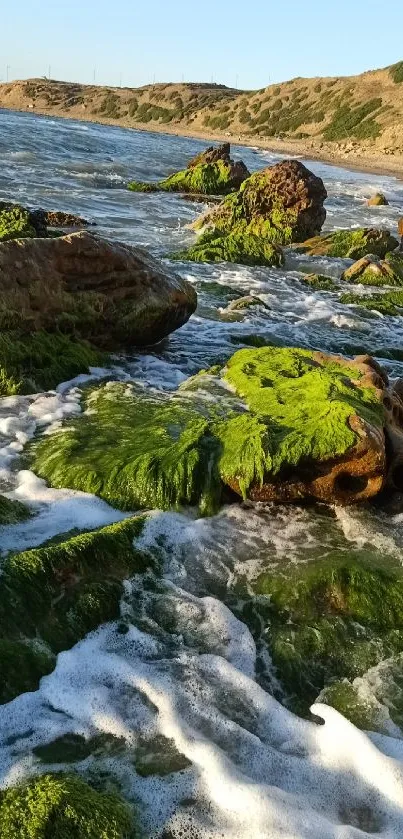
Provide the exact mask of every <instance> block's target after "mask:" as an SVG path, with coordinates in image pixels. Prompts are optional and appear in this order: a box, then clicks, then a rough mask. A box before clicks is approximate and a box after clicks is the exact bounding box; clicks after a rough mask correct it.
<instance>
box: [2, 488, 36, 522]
mask: <svg viewBox="0 0 403 839" xmlns="http://www.w3.org/2000/svg"><path fill="white" fill-rule="evenodd" d="M30 515H31V513H30V511H29V510H28V507H26V506H25V504H21V501H15V500H14V499H11V498H6V496H5V495H0V525H2V524H16V523H17V522H19V521H25V519H28V518H29V517H30Z"/></svg>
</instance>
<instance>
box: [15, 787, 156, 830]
mask: <svg viewBox="0 0 403 839" xmlns="http://www.w3.org/2000/svg"><path fill="white" fill-rule="evenodd" d="M0 833H1V837H2V839H17V837H18V839H136V837H137V836H138V835H139V834H138V832H137V829H136V827H135V824H134V817H133V814H132V813H131V811H130V810H129V808H128V806H127V805H126V804H125V803H124V801H122V799H120V798H119V797H118V796H117V795H115V794H112V793H104V792H98V791H96V790H94V789H93V788H92V787H90V786H89V785H88V784H87V783H85V781H83V780H82V779H81V778H79V777H77V776H73V775H63V774H57V775H42V776H39V777H37V778H34V779H33V780H31V781H27V782H25V783H23V784H20V785H19V786H16V787H11V788H10V789H8V790H5V791H3V792H1V793H0Z"/></svg>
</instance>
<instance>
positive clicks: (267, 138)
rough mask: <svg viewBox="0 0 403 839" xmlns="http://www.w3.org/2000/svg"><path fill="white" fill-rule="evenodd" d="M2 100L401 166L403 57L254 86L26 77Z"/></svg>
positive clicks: (0, 92) (3, 90) (3, 92)
mask: <svg viewBox="0 0 403 839" xmlns="http://www.w3.org/2000/svg"><path fill="white" fill-rule="evenodd" d="M0 107H2V108H8V109H13V110H28V111H33V112H35V113H41V114H52V115H55V116H60V117H71V118H73V119H85V120H90V121H97V122H105V123H113V124H118V125H123V126H126V127H132V128H143V129H149V130H153V131H155V130H158V131H168V132H175V133H182V134H190V135H194V136H199V137H206V138H210V137H216V138H222V137H232V139H235V140H238V141H241V142H245V143H249V144H253V145H264V146H266V147H268V148H272V149H274V150H275V149H278V150H287V151H291V152H293V153H295V154H303V153H305V154H307V155H308V156H312V157H321V158H324V159H330V160H333V159H334V160H338V159H341V160H343V161H344V162H345V160H346V159H347V160H349V161H352V162H355V163H356V164H357V165H365V164H366V165H368V166H370V167H376V166H378V167H380V168H387V169H390V170H394V171H399V170H400V169H401V166H402V162H403V61H402V62H399V63H398V64H395V65H392V66H390V67H386V68H384V69H382V70H373V71H369V72H366V73H362V74H361V75H358V76H344V77H335V78H319V77H317V78H313V79H303V78H296V79H292V80H291V81H287V82H282V83H281V84H276V85H269V86H268V87H265V88H262V89H261V90H256V91H239V90H235V89H233V88H228V87H226V86H225V85H217V84H203V83H187V84H153V85H146V86H144V87H140V88H113V87H98V86H95V85H82V84H76V83H71V82H62V81H56V80H53V79H28V80H26V81H25V80H24V81H15V82H10V83H7V84H1V85H0Z"/></svg>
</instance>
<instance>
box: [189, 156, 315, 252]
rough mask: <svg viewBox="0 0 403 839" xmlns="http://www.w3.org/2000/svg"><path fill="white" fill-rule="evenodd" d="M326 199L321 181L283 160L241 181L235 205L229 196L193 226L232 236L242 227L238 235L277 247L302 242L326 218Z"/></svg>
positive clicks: (299, 165)
mask: <svg viewBox="0 0 403 839" xmlns="http://www.w3.org/2000/svg"><path fill="white" fill-rule="evenodd" d="M326 198H327V192H326V189H325V187H324V184H323V181H322V179H321V178H318V177H317V176H316V175H314V174H313V172H311V171H310V170H309V169H307V168H306V166H304V164H303V163H300V162H299V161H298V160H284V161H282V162H281V163H277V164H276V165H275V166H270V167H268V168H267V169H263V170H261V171H259V172H255V173H254V174H253V175H251V177H250V178H248V179H247V180H246V181H244V183H243V184H242V186H241V188H240V190H239V193H238V195H237V199H236V206H235V204H234V200H233V197H232V196H231V197H229V198H224V200H223V201H222V202H221V204H219V205H218V206H217V207H214V208H213V209H211V210H209V211H207V212H206V213H205V214H203V216H202V217H201V218H200V219H198V220H197V221H196V223H195V225H194V226H195V228H196V229H200V228H204V227H214V228H217V229H218V230H220V231H222V232H224V233H232V232H236V228H239V225H242V232H247V233H252V234H254V235H259V236H265V237H267V238H269V239H270V240H271V241H276V242H277V243H278V244H288V243H289V242H303V241H305V239H309V238H310V237H312V236H316V235H318V234H319V233H320V231H321V229H322V225H323V223H324V221H325V219H326V210H325V208H324V206H323V202H324V201H325V199H326ZM273 237H274V239H273Z"/></svg>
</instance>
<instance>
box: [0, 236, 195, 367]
mask: <svg viewBox="0 0 403 839" xmlns="http://www.w3.org/2000/svg"><path fill="white" fill-rule="evenodd" d="M0 291H1V303H0V325H1V327H2V328H3V330H4V329H9V330H10V329H11V330H12V329H24V330H25V331H27V332H29V333H32V332H37V331H39V330H41V329H42V330H47V331H48V332H52V333H54V332H62V333H64V334H67V335H70V336H71V337H73V338H75V339H78V340H86V341H90V342H91V343H92V344H94V345H96V346H97V347H99V348H101V349H106V350H122V349H124V348H125V347H132V346H146V345H151V344H155V343H158V342H159V341H161V340H162V339H163V338H165V337H166V336H167V335H168V334H169V333H170V332H173V331H174V330H175V329H178V328H179V327H180V326H182V325H183V324H184V323H186V321H187V320H188V319H189V317H190V315H191V314H192V313H193V312H194V310H195V308H196V305H197V295H196V292H195V291H194V289H193V286H192V285H191V284H190V283H188V282H186V280H182V279H181V277H179V276H177V275H176V274H174V272H173V271H172V270H171V269H169V268H168V267H167V266H165V265H163V264H162V263H161V262H159V261H158V260H157V259H154V258H153V257H152V256H150V255H149V254H148V253H147V252H146V251H144V250H142V249H141V248H135V247H131V246H130V245H125V244H122V243H119V242H108V241H106V240H103V239H100V238H98V237H96V236H94V235H93V234H90V233H88V232H80V233H72V234H70V235H67V236H61V237H59V238H56V239H49V238H48V239H19V240H14V241H10V242H5V243H0ZM80 372H81V371H80Z"/></svg>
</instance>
